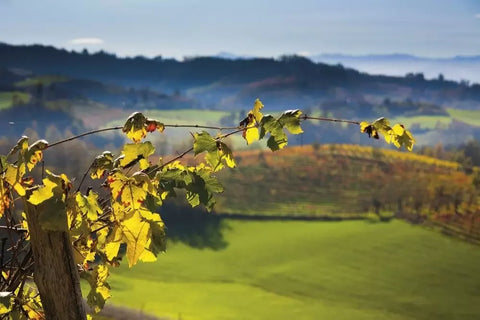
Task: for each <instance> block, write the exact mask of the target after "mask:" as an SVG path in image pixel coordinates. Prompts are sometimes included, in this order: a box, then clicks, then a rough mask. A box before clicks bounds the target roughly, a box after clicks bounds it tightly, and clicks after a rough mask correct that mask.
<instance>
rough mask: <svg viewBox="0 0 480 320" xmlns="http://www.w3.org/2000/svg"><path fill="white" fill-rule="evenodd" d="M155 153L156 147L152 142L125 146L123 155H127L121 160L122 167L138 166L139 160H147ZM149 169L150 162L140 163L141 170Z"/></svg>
mask: <svg viewBox="0 0 480 320" xmlns="http://www.w3.org/2000/svg"><path fill="white" fill-rule="evenodd" d="M154 152H155V147H154V146H153V145H152V143H151V142H150V141H147V142H143V143H136V144H135V143H127V144H125V145H124V146H123V150H122V154H123V155H125V156H124V157H123V158H122V159H121V160H120V166H122V167H123V168H128V167H131V166H133V165H134V164H136V163H137V162H138V161H139V160H142V159H144V160H146V159H148V157H149V156H151V155H152V154H153V153H154ZM146 168H148V161H147V163H146V166H145V162H141V163H140V169H142V170H143V169H146Z"/></svg>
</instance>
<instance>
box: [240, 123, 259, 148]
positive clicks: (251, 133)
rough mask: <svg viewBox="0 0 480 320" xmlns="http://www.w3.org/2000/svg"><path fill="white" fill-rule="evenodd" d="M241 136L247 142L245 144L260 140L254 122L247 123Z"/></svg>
mask: <svg viewBox="0 0 480 320" xmlns="http://www.w3.org/2000/svg"><path fill="white" fill-rule="evenodd" d="M252 118H253V117H252ZM242 136H243V138H244V139H245V140H246V141H247V144H252V143H253V142H255V141H257V140H258V139H259V138H260V134H259V132H258V128H257V125H256V124H255V123H254V122H251V123H249V124H248V125H247V126H246V127H245V130H243V134H242Z"/></svg>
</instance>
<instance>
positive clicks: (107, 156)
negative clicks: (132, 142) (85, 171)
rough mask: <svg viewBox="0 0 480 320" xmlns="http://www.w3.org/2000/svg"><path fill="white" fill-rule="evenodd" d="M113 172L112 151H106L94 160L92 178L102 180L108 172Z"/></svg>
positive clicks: (91, 168) (91, 169)
mask: <svg viewBox="0 0 480 320" xmlns="http://www.w3.org/2000/svg"><path fill="white" fill-rule="evenodd" d="M111 170H113V154H112V153H111V152H110V151H104V152H103V153H102V154H101V155H99V156H97V157H96V158H95V159H94V160H93V163H92V166H91V167H90V177H92V179H100V178H101V177H102V176H103V174H104V173H105V172H106V171H111Z"/></svg>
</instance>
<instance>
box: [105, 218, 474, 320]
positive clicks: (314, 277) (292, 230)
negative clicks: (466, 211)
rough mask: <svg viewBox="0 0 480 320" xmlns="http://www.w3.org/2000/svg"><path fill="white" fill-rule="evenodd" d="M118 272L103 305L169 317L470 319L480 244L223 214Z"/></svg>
mask: <svg viewBox="0 0 480 320" xmlns="http://www.w3.org/2000/svg"><path fill="white" fill-rule="evenodd" d="M227 225H228V228H227V231H226V232H225V233H226V234H225V237H226V240H227V241H228V243H229V246H228V247H227V248H226V249H225V250H220V251H212V250H195V249H192V248H189V247H187V246H184V245H181V244H177V245H172V246H170V249H169V250H168V251H167V253H166V254H164V255H162V256H160V257H159V260H158V261H157V262H155V263H143V264H139V265H137V266H135V267H134V268H133V269H130V270H128V268H121V269H119V270H117V271H116V272H115V273H114V274H113V275H112V277H111V278H112V279H111V281H110V283H111V286H112V293H113V298H112V301H111V303H114V304H118V305H124V306H129V307H132V308H136V309H142V310H143V311H145V312H148V313H151V314H155V315H158V316H167V317H170V318H172V319H184V320H185V319H382V320H383V319H398V320H400V319H432V320H433V319H435V320H439V319H449V320H450V319H462V320H465V319H478V318H479V317H480V304H479V303H478V301H479V299H480V275H479V272H478V266H479V265H480V250H479V248H478V247H476V246H473V245H470V244H467V243H464V242H461V241H459V240H455V239H450V238H447V237H446V236H442V235H441V234H439V233H436V232H434V231H430V230H426V229H424V228H422V227H419V226H411V225H409V224H407V223H405V222H401V221H393V222H390V223H367V222H363V221H357V222H353V221H348V222H292V221H290V222H246V221H243V222H242V221H227Z"/></svg>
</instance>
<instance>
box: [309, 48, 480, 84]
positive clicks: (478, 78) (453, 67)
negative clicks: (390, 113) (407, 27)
mask: <svg viewBox="0 0 480 320" xmlns="http://www.w3.org/2000/svg"><path fill="white" fill-rule="evenodd" d="M310 58H311V59H312V60H313V61H315V62H324V63H329V64H336V63H341V64H342V65H344V66H346V67H350V68H354V69H357V70H359V71H363V72H368V73H370V74H384V75H392V76H404V75H406V74H408V73H423V74H424V76H425V77H426V78H428V79H434V78H438V77H439V76H440V74H441V75H442V76H443V77H444V78H446V79H452V80H456V81H469V82H474V83H480V55H479V56H457V57H452V58H424V57H416V56H412V55H407V54H390V55H365V56H350V55H342V54H322V55H315V56H312V57H310Z"/></svg>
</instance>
